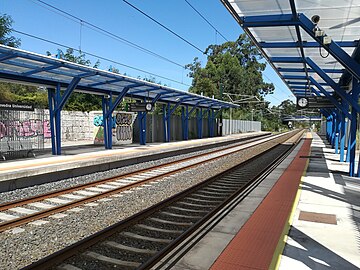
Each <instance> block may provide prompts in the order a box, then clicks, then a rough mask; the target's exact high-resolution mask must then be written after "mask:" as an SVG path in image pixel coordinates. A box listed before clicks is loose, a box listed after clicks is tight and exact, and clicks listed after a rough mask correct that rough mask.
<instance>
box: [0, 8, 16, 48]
mask: <svg viewBox="0 0 360 270" xmlns="http://www.w3.org/2000/svg"><path fill="white" fill-rule="evenodd" d="M13 22H14V21H13V19H12V18H11V17H10V16H9V15H6V14H3V15H0V44H2V45H6V46H10V47H15V48H17V47H20V44H21V41H20V39H18V38H16V37H14V36H11V35H10V34H11V32H12V24H13Z"/></svg>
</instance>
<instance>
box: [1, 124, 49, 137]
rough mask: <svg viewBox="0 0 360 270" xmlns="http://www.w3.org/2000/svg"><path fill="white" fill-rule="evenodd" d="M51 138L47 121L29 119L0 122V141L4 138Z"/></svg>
mask: <svg viewBox="0 0 360 270" xmlns="http://www.w3.org/2000/svg"><path fill="white" fill-rule="evenodd" d="M42 135H44V138H51V131H50V123H49V120H45V121H44V120H39V119H29V120H14V121H0V139H2V138H4V137H26V138H29V137H37V136H42Z"/></svg>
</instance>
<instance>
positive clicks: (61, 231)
mask: <svg viewBox="0 0 360 270" xmlns="http://www.w3.org/2000/svg"><path fill="white" fill-rule="evenodd" d="M284 140H285V139H284V137H282V138H278V139H276V140H275V141H270V142H266V143H264V144H262V145H256V146H253V147H251V148H249V149H245V150H243V151H241V152H239V153H235V154H232V155H230V156H227V157H223V158H220V159H219V160H215V161H211V162H208V163H205V164H203V165H201V166H199V167H196V168H193V169H190V170H187V171H185V172H180V173H177V174H176V175H174V176H171V177H166V178H163V179H162V180H161V181H157V182H156V183H154V184H152V185H151V186H146V187H142V188H134V189H132V190H130V192H126V193H121V194H122V195H121V196H116V197H114V196H113V197H111V201H98V202H96V204H97V205H94V204H90V205H84V206H81V207H79V209H82V210H81V211H78V212H74V211H71V210H68V211H65V212H64V213H63V214H66V216H65V217H62V218H59V219H55V218H53V217H48V218H44V219H42V220H44V221H48V222H47V223H46V224H43V225H32V224H27V225H23V226H21V227H20V228H15V229H13V230H10V231H7V232H3V233H1V234H0V242H1V243H2V245H1V246H0V269H3V270H6V269H9V270H10V269H19V268H22V267H24V266H26V265H29V264H31V263H32V262H34V261H37V260H39V259H41V258H43V257H44V256H47V255H49V254H51V253H53V252H55V251H57V250H59V249H62V248H64V247H66V246H69V245H70V244H72V243H75V242H77V241H79V240H81V239H83V238H84V237H86V236H89V235H91V234H93V233H95V232H97V231H99V230H102V229H104V228H106V227H108V226H110V225H112V224H114V223H116V222H119V221H121V220H123V219H125V218H127V217H129V216H131V215H133V214H135V213H137V212H139V211H141V210H143V209H145V208H147V207H149V206H151V205H154V204H156V203H158V202H160V201H162V200H164V199H166V198H168V197H170V196H172V195H174V194H176V193H178V192H180V191H182V190H185V189H187V188H189V187H191V186H193V185H195V184H197V183H199V182H201V181H204V180H206V179H208V178H210V177H212V176H214V175H216V174H218V173H220V172H222V171H224V170H227V169H229V168H231V167H233V166H235V165H237V164H239V163H241V162H243V161H245V160H247V159H249V158H251V157H253V156H255V155H256V154H258V153H260V152H262V151H264V150H266V149H269V148H271V147H272V146H274V145H276V144H277V143H279V142H283V141H284ZM212 150H213V149H212ZM201 152H205V151H201ZM191 155H193V154H189V155H183V156H181V157H185V156H191ZM175 159H179V157H174V158H167V159H164V160H161V161H155V162H147V163H144V164H137V165H133V166H128V167H126V168H121V169H115V170H111V171H108V172H101V173H96V174H92V175H91V176H89V175H87V176H82V177H76V178H73V179H67V180H63V181H59V182H56V183H49V184H45V185H41V186H36V187H31V188H26V189H23V190H19V191H12V192H7V193H2V196H1V202H5V201H10V200H14V199H20V198H24V197H28V196H34V195H35V194H40V193H43V192H49V191H50V190H56V189H62V188H64V187H69V186H73V185H77V184H81V183H85V182H91V181H94V179H102V178H105V177H111V176H115V175H118V174H119V173H126V172H131V171H136V170H138V169H140V168H145V167H149V166H153V165H155V164H156V165H159V164H161V163H165V162H167V161H169V160H175ZM91 205H92V206H91ZM21 229H23V231H21ZM17 231H19V232H18V233H16V232H17Z"/></svg>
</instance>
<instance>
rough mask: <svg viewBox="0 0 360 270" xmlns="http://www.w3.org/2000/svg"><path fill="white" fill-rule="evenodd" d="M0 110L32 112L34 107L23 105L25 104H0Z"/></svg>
mask: <svg viewBox="0 0 360 270" xmlns="http://www.w3.org/2000/svg"><path fill="white" fill-rule="evenodd" d="M0 110H9V111H34V106H33V105H32V104H25V103H15V102H0Z"/></svg>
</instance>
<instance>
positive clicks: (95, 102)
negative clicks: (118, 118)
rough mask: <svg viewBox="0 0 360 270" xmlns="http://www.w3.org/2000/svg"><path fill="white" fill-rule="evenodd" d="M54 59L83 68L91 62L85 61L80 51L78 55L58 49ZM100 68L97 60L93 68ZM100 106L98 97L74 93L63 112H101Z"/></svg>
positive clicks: (70, 49) (72, 51) (49, 53)
mask: <svg viewBox="0 0 360 270" xmlns="http://www.w3.org/2000/svg"><path fill="white" fill-rule="evenodd" d="M46 54H47V55H48V56H50V55H52V54H51V52H49V51H47V52H46ZM56 57H57V58H59V59H63V60H66V61H69V62H73V63H77V64H80V65H84V66H91V61H90V60H89V59H86V55H85V54H84V53H82V52H81V51H80V52H79V53H78V54H75V52H74V49H72V48H68V49H66V51H65V52H64V51H62V50H61V49H58V51H57V54H56ZM99 66H100V61H99V60H97V61H96V63H95V65H93V67H94V68H98V67H99ZM101 108H102V104H101V99H100V98H99V96H98V95H92V94H84V93H76V92H73V93H72V94H71V95H70V97H69V100H68V101H67V103H66V105H65V110H70V111H82V112H84V111H93V110H101Z"/></svg>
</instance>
